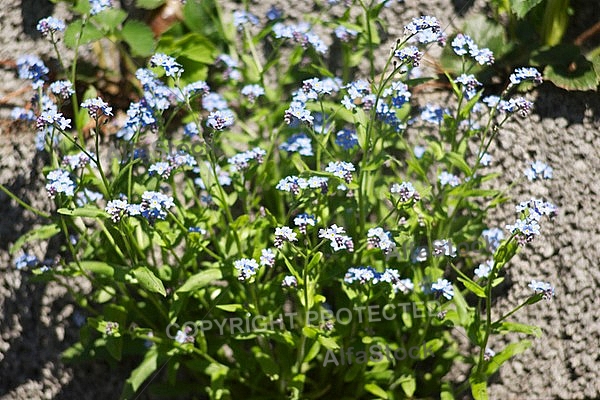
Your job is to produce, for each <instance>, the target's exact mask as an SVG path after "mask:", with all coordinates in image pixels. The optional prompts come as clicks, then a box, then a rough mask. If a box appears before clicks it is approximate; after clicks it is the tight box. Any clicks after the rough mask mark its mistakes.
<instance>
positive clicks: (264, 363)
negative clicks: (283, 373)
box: [254, 350, 279, 380]
mask: <svg viewBox="0 0 600 400" xmlns="http://www.w3.org/2000/svg"><path fill="white" fill-rule="evenodd" d="M254 358H255V359H256V361H257V362H258V365H260V369H261V370H262V372H263V373H264V374H265V375H267V376H268V377H269V379H271V380H277V379H279V365H278V364H277V363H276V362H275V361H274V360H273V358H272V357H270V356H268V355H266V354H265V353H262V352H261V351H260V350H258V351H255V353H254Z"/></svg>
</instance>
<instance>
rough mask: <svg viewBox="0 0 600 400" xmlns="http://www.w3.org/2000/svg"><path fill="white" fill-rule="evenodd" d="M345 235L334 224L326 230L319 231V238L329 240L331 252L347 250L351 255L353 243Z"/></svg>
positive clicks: (342, 230) (343, 231)
mask: <svg viewBox="0 0 600 400" xmlns="http://www.w3.org/2000/svg"><path fill="white" fill-rule="evenodd" d="M345 233H346V230H345V229H344V228H343V227H341V226H337V225H336V224H333V225H331V226H330V227H329V228H327V229H319V237H320V238H323V239H325V240H329V242H330V243H329V244H330V245H331V248H332V249H333V251H339V250H344V249H347V250H348V251H349V252H350V253H352V252H353V251H354V242H353V241H352V238H351V237H350V236H347V235H346V234H345Z"/></svg>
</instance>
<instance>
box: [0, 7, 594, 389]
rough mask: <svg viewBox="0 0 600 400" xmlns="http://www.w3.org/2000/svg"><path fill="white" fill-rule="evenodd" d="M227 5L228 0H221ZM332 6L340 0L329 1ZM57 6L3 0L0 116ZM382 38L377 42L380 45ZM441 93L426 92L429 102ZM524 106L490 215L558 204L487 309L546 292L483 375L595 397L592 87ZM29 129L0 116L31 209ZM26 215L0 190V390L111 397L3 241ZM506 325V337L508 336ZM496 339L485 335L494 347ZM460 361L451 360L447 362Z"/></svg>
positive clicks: (509, 135) (459, 12)
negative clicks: (536, 203)
mask: <svg viewBox="0 0 600 400" xmlns="http://www.w3.org/2000/svg"><path fill="white" fill-rule="evenodd" d="M391 3H393V5H392V7H391V8H390V9H389V10H386V15H387V18H388V20H389V21H391V22H393V23H392V24H391V28H390V38H391V40H393V38H394V35H395V34H398V33H399V32H400V31H401V27H402V26H403V25H404V24H405V23H406V22H407V21H409V20H410V18H412V17H415V16H419V15H434V16H436V17H438V18H439V19H440V20H441V21H442V22H443V24H444V26H446V25H447V26H448V30H449V31H456V30H457V29H460V27H461V26H462V23H463V21H464V20H465V19H466V18H469V17H470V16H473V15H475V14H476V13H479V12H482V10H483V11H485V8H486V2H484V1H474V2H472V1H468V0H454V1H451V0H421V1H418V0H406V1H404V2H399V3H397V2H395V1H391ZM572 3H573V5H574V6H576V10H577V14H576V15H575V16H573V18H574V19H575V20H576V21H577V23H576V24H574V25H573V26H572V27H571V28H570V30H569V32H568V35H569V37H572V38H575V37H576V36H577V35H578V34H580V33H581V32H582V31H583V30H585V29H586V28H588V27H590V26H592V25H593V24H594V23H595V22H597V20H598V16H599V10H598V5H597V2H596V0H588V1H584V0H573V1H572ZM271 4H275V5H278V6H279V7H280V8H282V9H285V10H286V13H287V14H288V15H290V16H291V17H298V18H300V17H302V16H303V15H305V13H307V12H311V11H312V10H313V7H312V2H311V1H308V0H306V1H297V2H294V3H293V5H292V6H290V5H289V3H288V2H285V1H263V2H260V4H259V3H258V2H253V3H251V5H250V8H251V10H252V11H254V12H255V13H256V14H261V13H262V14H263V15H264V12H266V10H267V9H268V8H269V7H270V5H271ZM227 6H228V7H230V8H235V7H237V6H238V5H237V4H235V3H234V2H228V3H227ZM338 7H340V6H338ZM53 12H54V15H57V14H58V15H61V14H63V15H64V8H63V7H61V6H60V5H58V6H53V5H52V4H51V3H49V2H47V1H42V0H9V1H5V2H3V7H2V9H1V10H0V62H2V68H0V82H2V83H1V84H0V117H2V118H6V116H7V115H8V114H9V113H10V109H11V108H12V107H13V106H16V105H22V104H24V102H25V101H26V100H27V98H26V95H24V94H23V93H20V92H19V89H21V88H24V87H26V86H27V83H25V82H23V81H20V80H18V79H16V74H15V72H14V70H12V69H11V68H10V67H11V61H14V59H15V58H16V57H18V56H19V55H21V54H24V53H35V54H38V55H40V56H47V55H49V54H50V51H51V48H50V46H49V45H48V44H47V43H46V42H45V41H44V40H43V39H41V38H40V37H39V36H38V35H37V34H36V33H35V24H36V22H37V20H39V19H40V18H42V17H45V16H47V15H50V14H51V13H53ZM382 47H384V46H382ZM444 96H445V95H444V94H443V93H438V94H435V93H434V94H433V97H437V98H438V99H439V102H440V103H442V102H443V101H444V98H445V97H444ZM532 96H533V98H534V100H535V110H534V112H533V115H532V116H530V117H528V118H526V119H516V120H513V121H511V122H509V123H508V124H507V125H505V127H504V129H503V130H502V133H501V135H500V136H499V138H498V140H497V142H496V143H494V145H493V147H492V149H491V151H490V153H491V154H492V156H493V158H494V160H495V165H496V168H497V169H498V170H499V171H501V172H502V178H501V180H502V182H503V184H504V185H506V186H508V185H510V184H511V183H513V182H515V181H518V180H520V181H519V183H517V184H516V185H515V186H514V187H513V188H512V189H511V191H510V195H511V196H512V200H511V201H509V203H508V204H506V206H505V207H502V208H501V209H500V210H499V211H498V212H497V214H496V215H494V216H492V217H493V220H492V221H490V225H491V226H501V227H502V226H504V225H505V224H507V223H512V222H513V220H514V218H515V213H514V205H515V204H516V203H517V202H520V201H522V200H526V199H529V198H531V197H542V198H544V199H547V200H551V201H552V202H554V203H555V204H557V205H558V206H559V208H560V212H559V214H558V217H557V218H556V219H555V220H554V222H553V223H549V222H547V223H545V224H543V226H542V229H543V235H542V237H541V238H539V239H537V240H536V241H535V242H533V243H532V244H531V245H529V246H527V247H526V248H525V249H524V250H523V251H522V252H521V253H520V254H519V255H518V256H517V257H516V258H515V259H514V260H513V261H512V262H511V264H510V266H509V267H508V269H507V275H506V283H505V284H504V285H503V289H502V290H503V291H504V292H505V294H504V295H503V296H501V297H500V299H499V300H498V301H497V303H496V305H495V312H498V313H499V312H501V311H502V310H507V309H509V308H510V307H514V306H515V305H517V304H519V303H520V302H522V301H523V299H525V298H526V297H527V296H528V295H529V294H530V289H529V288H528V287H527V284H528V282H529V281H530V280H531V279H536V280H545V281H550V282H552V283H553V284H554V285H555V288H556V296H555V298H554V299H553V300H552V301H549V302H546V301H543V302H540V303H537V304H536V305H535V306H532V307H528V308H526V309H525V310H523V312H521V313H518V314H517V315H516V316H515V320H516V321H518V322H522V323H531V324H535V325H537V326H539V327H540V328H541V329H542V331H543V336H542V337H540V338H537V339H535V338H534V339H532V341H533V346H532V347H531V348H530V349H529V350H528V351H526V352H525V353H523V354H521V355H518V356H517V357H515V358H514V359H512V360H511V361H509V362H507V363H506V364H504V365H503V366H502V367H501V368H500V370H499V373H498V374H497V375H496V376H494V378H493V380H492V383H491V384H490V398H492V399H522V398H528V399H594V398H600V368H599V367H600V353H598V348H600V308H598V307H597V306H598V301H597V300H596V297H597V296H596V294H595V293H596V290H597V288H598V287H599V286H600V269H599V268H598V260H600V245H599V243H600V227H599V225H598V221H600V206H599V205H598V203H596V201H597V200H598V198H599V196H600V180H599V179H598V178H599V176H598V171H600V154H599V153H600V96H599V95H598V92H565V91H563V90H560V89H557V88H555V87H553V86H552V85H551V84H543V85H542V86H541V87H539V88H538V89H537V90H536V91H535V92H533V93H532ZM34 135H35V133H34V132H33V131H32V130H31V129H28V128H25V127H24V126H23V125H18V124H14V123H9V122H7V120H6V119H3V120H0V183H2V184H4V185H6V186H7V187H8V188H9V189H11V190H12V191H13V192H15V193H17V194H18V195H19V196H21V197H22V198H23V199H24V200H25V201H26V202H28V203H31V204H33V205H34V206H36V207H39V208H41V209H46V208H48V206H49V204H48V200H47V197H46V195H45V193H44V190H43V189H44V188H43V184H42V182H43V179H42V177H43V176H42V172H41V168H42V165H43V160H42V159H41V156H40V155H39V154H38V153H36V151H35V148H34V146H33V141H34ZM536 159H539V160H542V161H544V162H547V163H548V164H550V165H551V166H552V167H553V168H554V178H553V179H552V180H545V181H542V182H533V183H530V182H528V181H523V180H522V178H521V177H522V176H523V175H522V172H523V170H524V169H525V168H526V165H527V163H528V162H531V161H534V160H536ZM36 223H39V221H38V219H37V218H36V217H35V215H33V214H31V213H29V212H26V211H23V209H22V208H21V207H19V206H18V204H16V203H15V202H14V201H12V200H11V199H10V198H8V197H7V196H6V195H4V194H3V193H1V192H0V315H1V320H0V400H8V399H53V398H56V399H81V398H94V399H112V398H118V395H119V393H120V392H121V388H122V384H123V381H124V379H125V378H126V376H127V371H128V368H130V367H131V366H129V365H116V366H109V365H106V364H101V363H89V364H82V365H65V364H64V363H63V362H61V361H60V353H61V352H62V351H63V350H64V349H66V348H68V347H69V346H70V345H71V344H73V343H74V342H75V341H76V338H77V328H76V323H75V322H76V321H75V318H74V315H75V311H74V309H73V306H72V304H71V303H70V301H69V298H68V296H67V295H66V292H65V290H64V289H63V288H61V287H60V286H58V285H55V284H41V283H32V282H31V281H30V278H31V275H30V274H28V273H27V272H25V271H17V270H15V268H14V266H13V262H12V258H11V256H10V255H9V254H8V249H9V247H10V245H11V244H12V243H14V241H15V240H16V239H17V238H18V237H19V235H20V234H22V233H23V232H25V231H26V230H27V229H29V228H30V227H32V226H35V224H36ZM34 251H35V252H36V254H37V255H38V257H40V258H46V257H52V256H53V254H52V249H51V248H45V247H40V248H35V249H34ZM516 338H517V336H516V335H512V336H509V337H507V339H509V340H510V341H514V340H515V339H516ZM504 345H505V342H502V341H495V342H493V343H491V344H490V347H492V348H493V349H495V350H496V351H498V350H500V349H502V348H503V346H504ZM457 373H459V372H457Z"/></svg>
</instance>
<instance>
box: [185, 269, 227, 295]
mask: <svg viewBox="0 0 600 400" xmlns="http://www.w3.org/2000/svg"><path fill="white" fill-rule="evenodd" d="M222 277H223V274H222V273H221V271H220V270H218V269H214V268H213V269H207V270H206V271H201V272H198V273H197V274H194V275H192V276H190V277H189V278H188V280H187V281H185V283H184V284H183V285H182V286H181V287H180V288H179V289H177V293H184V292H192V291H195V290H198V289H201V288H203V287H205V286H208V285H209V284H210V283H211V282H214V281H216V280H218V279H221V278H222Z"/></svg>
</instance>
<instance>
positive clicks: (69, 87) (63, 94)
mask: <svg viewBox="0 0 600 400" xmlns="http://www.w3.org/2000/svg"><path fill="white" fill-rule="evenodd" d="M50 91H51V92H52V93H54V94H55V95H57V96H58V97H59V98H61V99H63V100H66V99H68V98H69V97H71V95H73V94H74V93H75V90H73V84H72V83H71V82H70V81H56V82H52V83H51V84H50Z"/></svg>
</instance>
